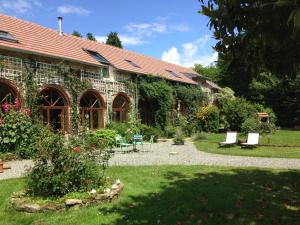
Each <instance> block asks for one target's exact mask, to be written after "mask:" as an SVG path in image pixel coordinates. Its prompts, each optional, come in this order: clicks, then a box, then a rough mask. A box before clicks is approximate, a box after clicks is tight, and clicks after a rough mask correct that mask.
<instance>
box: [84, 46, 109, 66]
mask: <svg viewBox="0 0 300 225" xmlns="http://www.w3.org/2000/svg"><path fill="white" fill-rule="evenodd" d="M83 50H84V51H86V52H87V53H88V54H89V55H90V56H92V57H93V58H94V59H95V60H97V61H98V62H100V63H101V64H104V65H109V64H110V63H109V62H108V61H107V60H106V59H105V58H104V57H103V56H102V55H100V54H99V53H98V52H95V51H92V50H89V49H85V48H84V49H83Z"/></svg>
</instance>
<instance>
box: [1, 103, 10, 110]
mask: <svg viewBox="0 0 300 225" xmlns="http://www.w3.org/2000/svg"><path fill="white" fill-rule="evenodd" d="M2 108H3V110H4V112H5V113H7V112H8V111H9V104H7V102H5V103H4V104H3V105H2Z"/></svg>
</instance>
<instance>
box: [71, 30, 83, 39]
mask: <svg viewBox="0 0 300 225" xmlns="http://www.w3.org/2000/svg"><path fill="white" fill-rule="evenodd" d="M72 35H73V36H75V37H80V38H82V35H81V33H79V32H78V31H76V30H74V31H73V33H72Z"/></svg>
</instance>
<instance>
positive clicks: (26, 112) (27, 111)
mask: <svg viewBox="0 0 300 225" xmlns="http://www.w3.org/2000/svg"><path fill="white" fill-rule="evenodd" d="M30 113H31V111H30V109H29V108H27V109H25V115H26V117H27V118H29V116H30Z"/></svg>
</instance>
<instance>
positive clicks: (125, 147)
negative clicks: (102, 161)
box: [116, 135, 132, 153]
mask: <svg viewBox="0 0 300 225" xmlns="http://www.w3.org/2000/svg"><path fill="white" fill-rule="evenodd" d="M130 146H132V144H129V143H127V142H126V139H125V137H122V136H121V135H117V136H116V147H117V148H118V149H117V150H118V151H119V150H120V149H121V151H120V152H123V153H126V152H130V150H129V147H130Z"/></svg>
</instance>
